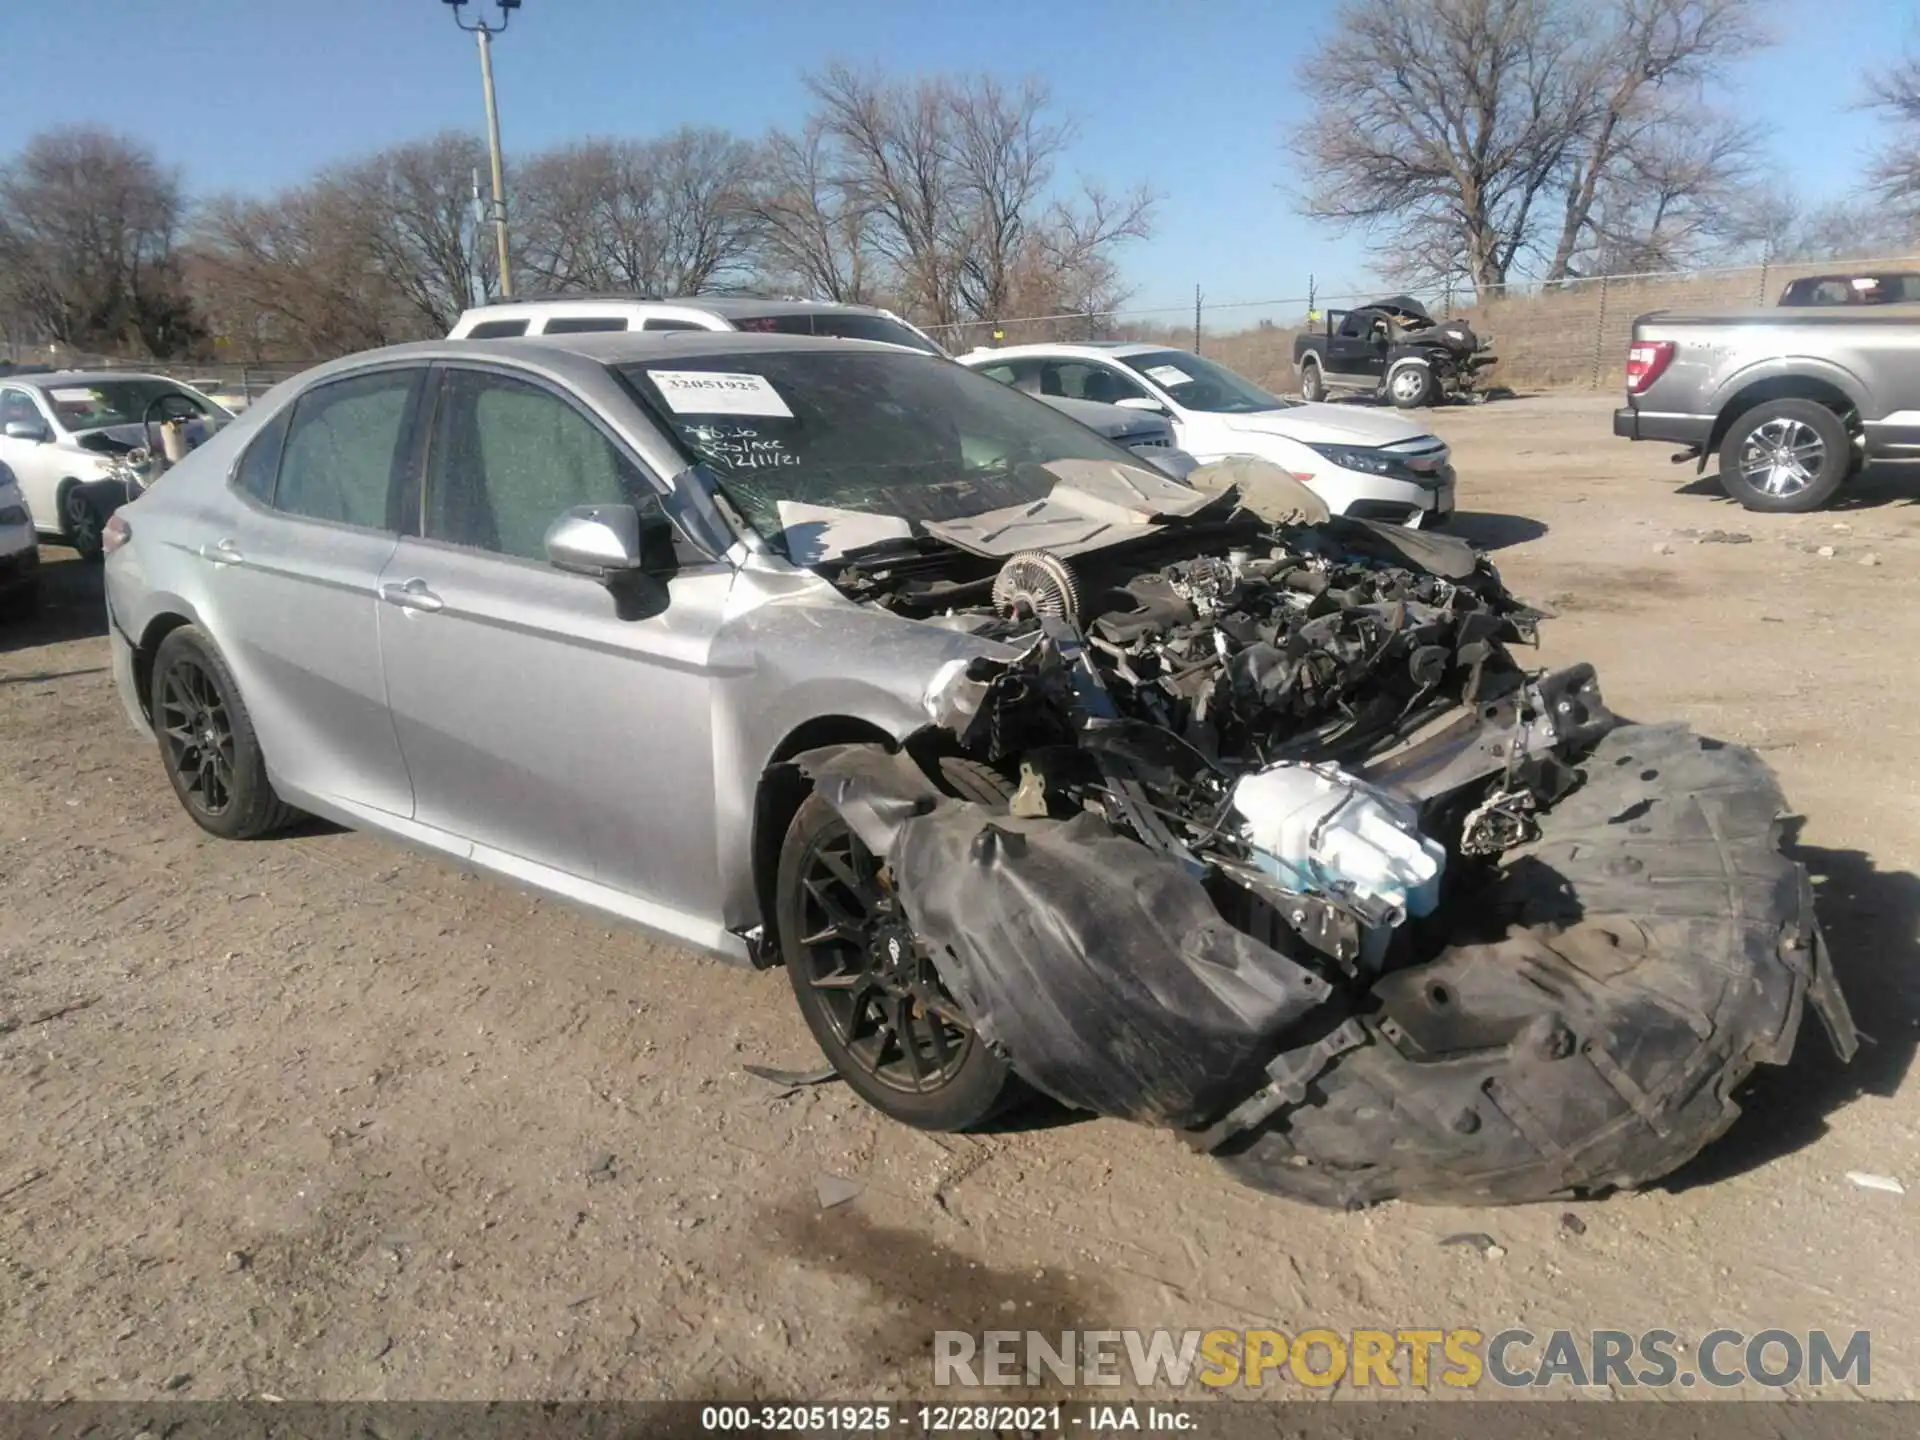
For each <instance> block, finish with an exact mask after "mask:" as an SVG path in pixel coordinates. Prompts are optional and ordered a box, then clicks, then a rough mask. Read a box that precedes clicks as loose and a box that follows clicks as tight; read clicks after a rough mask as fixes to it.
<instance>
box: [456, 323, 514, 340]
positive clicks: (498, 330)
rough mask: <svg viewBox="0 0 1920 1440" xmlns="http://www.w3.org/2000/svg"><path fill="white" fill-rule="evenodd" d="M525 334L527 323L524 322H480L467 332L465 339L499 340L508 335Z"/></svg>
mask: <svg viewBox="0 0 1920 1440" xmlns="http://www.w3.org/2000/svg"><path fill="white" fill-rule="evenodd" d="M526 333H527V322H526V321H524V320H482V321H481V322H480V323H479V324H478V325H476V326H474V327H473V329H471V330H469V331H468V332H467V338H468V339H469V340H499V339H503V338H505V337H506V336H509V335H524V334H526Z"/></svg>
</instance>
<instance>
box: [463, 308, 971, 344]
mask: <svg viewBox="0 0 1920 1440" xmlns="http://www.w3.org/2000/svg"><path fill="white" fill-rule="evenodd" d="M595 330H750V331H752V330H757V331H770V332H772V333H774V334H779V335H837V336H839V337H840V338H841V339H842V340H878V341H881V342H882V343H884V344H888V345H903V346H905V347H906V348H907V349H909V350H924V351H925V352H926V353H928V354H929V355H945V354H946V353H947V352H946V351H945V350H942V349H941V348H940V347H939V346H938V345H937V344H935V343H934V341H933V339H932V338H931V337H930V336H928V335H926V334H924V333H923V332H921V331H920V330H918V329H916V328H914V327H913V326H912V325H909V324H908V323H907V322H906V321H905V320H902V319H901V318H900V317H899V316H898V315H895V314H894V313H893V312H892V311H891V310H877V309H874V308H873V307H872V306H868V305H839V304H829V303H827V302H825V301H819V300H766V299H760V298H757V297H754V296H744V295H702V296H698V297H696V298H693V299H680V300H636V299H635V298H633V297H632V296H630V295H569V296H560V297H557V298H554V299H543V300H501V301H499V302H497V303H495V304H492V305H477V306H475V307H474V308H473V309H471V310H469V311H467V312H466V313H465V314H464V315H462V316H461V317H460V319H459V321H458V322H457V323H456V324H455V325H454V327H453V329H452V331H451V332H449V334H448V335H447V338H448V339H449V340H499V339H504V338H507V337H509V336H515V335H580V334H584V333H587V332H589V331H595Z"/></svg>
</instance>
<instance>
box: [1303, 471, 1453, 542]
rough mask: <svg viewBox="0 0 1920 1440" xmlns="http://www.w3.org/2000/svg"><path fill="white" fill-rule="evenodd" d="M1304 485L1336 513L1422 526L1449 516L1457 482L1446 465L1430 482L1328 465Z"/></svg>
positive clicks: (1443, 519) (1385, 522)
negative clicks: (1328, 467)
mask: <svg viewBox="0 0 1920 1440" xmlns="http://www.w3.org/2000/svg"><path fill="white" fill-rule="evenodd" d="M1307 486H1308V488H1309V489H1311V490H1313V491H1314V492H1315V493H1317V494H1318V495H1319V496H1320V498H1321V499H1323V500H1325V501H1326V502H1327V506H1328V508H1329V509H1331V510H1332V511H1333V512H1334V513H1335V514H1336V515H1352V516H1355V517H1357V518H1359V519H1362V520H1378V521H1381V522H1382V523H1384V524H1388V525H1408V526H1414V527H1425V526H1432V525H1439V524H1444V523H1445V522H1446V521H1447V519H1448V518H1449V517H1451V516H1452V514H1453V510H1454V495H1455V490H1456V487H1457V482H1456V479H1455V476H1454V472H1453V467H1452V466H1451V465H1449V466H1447V467H1446V468H1445V469H1444V470H1442V471H1441V472H1440V474H1439V476H1438V477H1437V478H1436V479H1435V480H1434V481H1433V482H1431V483H1427V482H1415V481H1411V480H1398V479H1394V478H1392V477H1390V476H1385V475H1369V474H1366V473H1364V472H1363V471H1358V470H1344V469H1331V470H1323V471H1321V472H1319V473H1318V474H1316V475H1315V476H1314V477H1313V478H1312V479H1311V480H1309V481H1308V482H1307Z"/></svg>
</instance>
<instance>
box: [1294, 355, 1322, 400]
mask: <svg viewBox="0 0 1920 1440" xmlns="http://www.w3.org/2000/svg"><path fill="white" fill-rule="evenodd" d="M1300 398H1301V399H1302V400H1305V401H1307V402H1309V403H1310V404H1311V403H1316V402H1318V401H1321V400H1324V399H1326V398H1327V377H1326V376H1324V375H1322V374H1321V373H1320V362H1319V361H1318V360H1315V359H1314V358H1313V357H1312V356H1308V357H1307V358H1306V359H1305V360H1302V361H1301V362H1300Z"/></svg>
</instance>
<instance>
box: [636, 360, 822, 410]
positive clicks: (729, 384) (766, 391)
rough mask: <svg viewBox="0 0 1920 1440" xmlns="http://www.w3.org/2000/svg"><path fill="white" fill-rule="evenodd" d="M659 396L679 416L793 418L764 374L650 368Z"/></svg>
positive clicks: (650, 375)
mask: <svg viewBox="0 0 1920 1440" xmlns="http://www.w3.org/2000/svg"><path fill="white" fill-rule="evenodd" d="M647 378H648V379H649V380H651V381H653V383H654V384H655V385H657V386H659V388H660V398H661V399H662V400H665V401H666V402H667V404H668V405H670V406H672V407H673V410H674V411H675V413H676V414H680V415H770V416H783V417H785V418H787V419H791V418H792V417H793V411H791V410H789V409H788V408H787V402H786V401H784V400H782V399H781V398H780V392H779V391H778V390H776V389H774V388H773V386H771V385H769V384H768V383H767V377H766V376H764V375H735V374H731V373H723V372H721V371H717V370H649V371H647Z"/></svg>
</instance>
